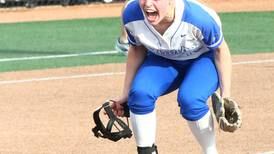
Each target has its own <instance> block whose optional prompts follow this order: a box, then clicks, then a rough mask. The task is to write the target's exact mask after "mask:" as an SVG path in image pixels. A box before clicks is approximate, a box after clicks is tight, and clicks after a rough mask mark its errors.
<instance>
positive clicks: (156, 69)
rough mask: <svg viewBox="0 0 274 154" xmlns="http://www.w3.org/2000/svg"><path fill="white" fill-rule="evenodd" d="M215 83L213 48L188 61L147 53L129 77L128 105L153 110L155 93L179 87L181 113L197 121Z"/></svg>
mask: <svg viewBox="0 0 274 154" xmlns="http://www.w3.org/2000/svg"><path fill="white" fill-rule="evenodd" d="M218 86H219V81H218V73H217V70H216V67H215V64H214V51H210V52H208V53H205V54H203V55H201V56H200V57H198V58H196V59H193V60H187V61H174V60H170V59H166V58H163V57H160V56H157V55H154V54H149V55H148V56H147V57H146V59H145V61H144V63H143V64H142V65H141V66H140V68H139V69H138V71H137V73H136V75H135V77H134V79H133V81H132V84H131V88H130V91H129V96H128V105H129V109H130V111H131V112H133V113H135V114H147V113H150V112H152V111H153V110H154V108H155V102H156V100H157V99H158V97H160V96H163V95H165V94H168V93H170V92H172V91H174V90H176V89H179V90H178V96H177V101H178V104H179V106H180V112H181V114H182V116H183V117H184V118H185V119H187V120H189V121H196V120H199V119H200V118H202V117H203V116H204V115H205V114H206V113H207V112H208V110H209V108H208V105H207V99H208V98H209V96H210V95H212V93H213V92H214V91H216V90H217V88H218Z"/></svg>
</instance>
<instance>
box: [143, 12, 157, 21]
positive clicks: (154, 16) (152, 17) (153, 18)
mask: <svg viewBox="0 0 274 154" xmlns="http://www.w3.org/2000/svg"><path fill="white" fill-rule="evenodd" d="M145 13H146V16H147V20H148V21H149V22H155V21H156V19H157V17H158V12H157V11H151V10H147V11H145Z"/></svg>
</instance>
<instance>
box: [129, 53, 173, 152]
mask: <svg viewBox="0 0 274 154" xmlns="http://www.w3.org/2000/svg"><path fill="white" fill-rule="evenodd" d="M177 77H178V72H177V71H176V70H175V69H174V68H173V67H172V66H171V64H170V62H169V60H166V59H163V58H161V57H158V56H148V58H146V60H145V62H144V64H143V65H142V66H141V67H140V69H139V70H138V72H137V74H136V76H135V78H134V80H133V83H132V86H131V89H130V92H129V98H128V105H129V109H130V121H131V124H132V130H133V134H134V137H135V140H136V144H137V147H138V148H137V149H138V153H139V154H147V153H145V152H148V153H149V154H151V153H152V151H154V153H155V152H156V151H157V148H156V146H155V135H156V111H155V101H156V100H157V98H158V97H159V96H161V95H163V94H164V93H165V92H166V91H167V90H169V89H170V86H172V85H175V82H177V81H178V80H177ZM149 151H150V152H149Z"/></svg>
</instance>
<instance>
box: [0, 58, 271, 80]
mask: <svg viewBox="0 0 274 154" xmlns="http://www.w3.org/2000/svg"><path fill="white" fill-rule="evenodd" d="M272 62H274V59H267V60H256V61H242V62H235V63H232V65H246V64H263V63H272ZM123 74H125V72H106V73H93V74H80V75H72V76H56V77H44V78H31V79H22V80H3V81H0V85H7V84H17V83H27V82H38V81H51V80H63V79H76V78H88V77H101V76H113V75H123Z"/></svg>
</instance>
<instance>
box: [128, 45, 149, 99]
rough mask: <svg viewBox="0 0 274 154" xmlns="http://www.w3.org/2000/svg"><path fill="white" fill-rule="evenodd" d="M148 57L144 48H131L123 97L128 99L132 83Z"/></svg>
mask: <svg viewBox="0 0 274 154" xmlns="http://www.w3.org/2000/svg"><path fill="white" fill-rule="evenodd" d="M145 57H146V48H145V47H144V46H130V47H129V51H128V57H127V62H126V74H125V80H124V88H123V96H124V97H126V98H127V96H128V92H129V88H130V85H131V82H132V80H133V78H134V76H135V74H136V72H137V70H138V68H139V66H140V65H141V64H142V63H143V61H144V59H145Z"/></svg>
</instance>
